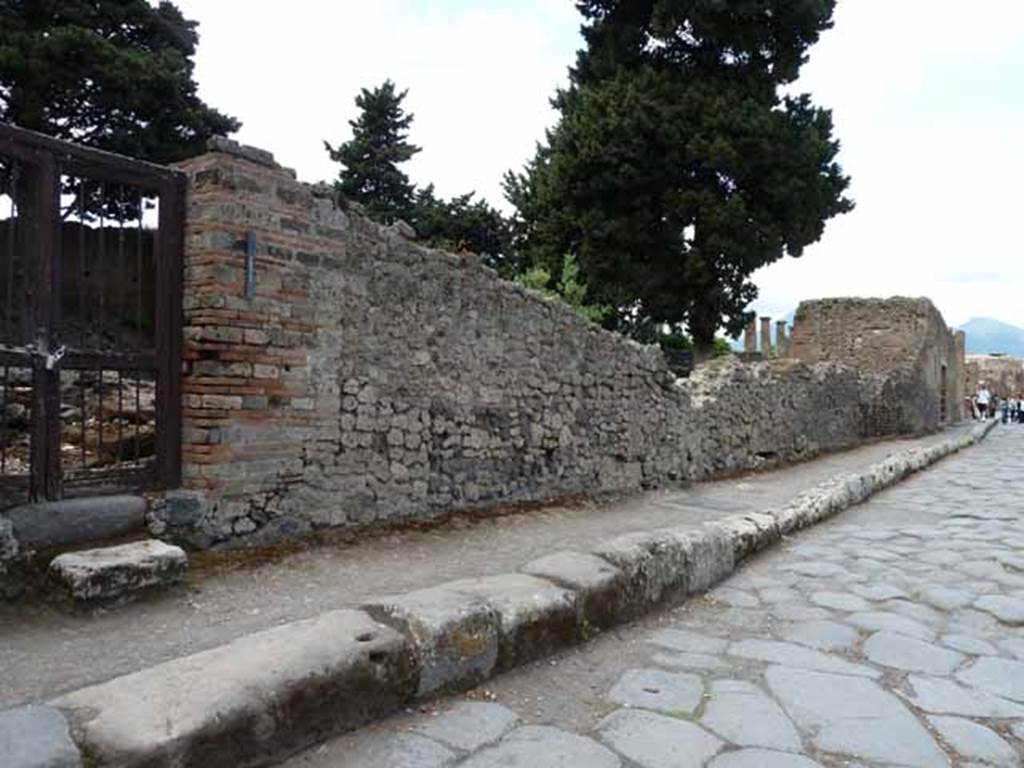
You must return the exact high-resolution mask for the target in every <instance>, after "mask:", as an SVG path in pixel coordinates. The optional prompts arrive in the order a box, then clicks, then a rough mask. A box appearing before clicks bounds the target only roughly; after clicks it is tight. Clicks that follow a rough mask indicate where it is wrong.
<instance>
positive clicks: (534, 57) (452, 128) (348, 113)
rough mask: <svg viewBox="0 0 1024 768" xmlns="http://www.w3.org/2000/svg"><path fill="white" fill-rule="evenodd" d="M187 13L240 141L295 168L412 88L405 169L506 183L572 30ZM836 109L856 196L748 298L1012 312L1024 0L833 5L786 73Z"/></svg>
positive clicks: (245, 8)
mask: <svg viewBox="0 0 1024 768" xmlns="http://www.w3.org/2000/svg"><path fill="white" fill-rule="evenodd" d="M178 5H179V6H180V7H181V8H182V10H183V11H184V12H185V14H186V16H188V17H190V18H193V19H196V20H198V21H199V22H200V35H201V41H200V46H199V55H198V57H197V78H198V80H199V84H200V93H201V95H202V96H203V97H204V98H205V99H206V100H207V101H209V102H210V103H211V104H213V105H215V106H217V107H218V108H220V109H222V110H224V111H226V112H229V113H231V114H233V115H235V116H236V117H238V118H240V119H241V120H242V121H243V123H244V127H243V129H242V131H241V132H240V133H239V135H238V137H237V138H239V139H240V140H241V141H244V142H246V143H250V144H255V145H257V146H260V147H263V148H266V149H269V150H271V151H273V152H274V153H275V154H276V155H277V158H278V160H279V161H280V162H282V163H283V164H285V165H288V166H291V167H294V168H296V169H297V170H298V172H299V175H300V177H301V178H304V179H306V180H309V181H318V180H321V179H329V178H333V177H334V176H335V175H336V174H337V166H336V165H335V164H333V163H331V162H330V160H329V158H328V157H327V155H326V153H325V152H324V150H323V140H324V139H328V140H330V141H331V142H332V143H337V142H340V141H343V140H345V139H346V138H347V137H348V136H349V135H350V129H349V126H348V121H349V120H350V119H351V118H352V117H353V116H354V113H355V106H354V104H353V99H354V97H355V95H356V93H358V91H359V89H360V88H361V87H363V86H373V85H377V84H379V83H380V82H382V81H383V80H384V79H385V78H387V77H390V78H392V79H393V80H395V81H396V83H398V84H399V86H400V87H402V88H408V89H409V95H408V98H407V99H406V104H407V106H408V108H409V110H410V111H411V112H413V113H414V114H415V122H414V124H413V127H412V139H413V141H414V143H416V144H418V145H419V146H421V147H423V151H422V152H421V153H420V154H419V155H417V156H416V157H415V158H414V160H413V161H411V162H410V163H409V164H408V172H409V174H410V176H411V177H412V179H413V181H415V182H416V183H418V184H426V183H429V182H434V183H435V184H436V186H437V189H438V192H439V193H441V194H443V195H446V196H447V195H453V194H458V193H461V192H465V191H469V190H477V191H478V192H479V193H480V194H481V195H483V196H485V197H486V198H488V199H489V200H490V201H491V202H492V203H494V204H496V205H503V201H502V198H501V188H500V181H501V176H502V174H503V173H504V171H505V170H507V169H509V168H518V167H520V166H521V165H522V163H523V162H524V161H525V160H526V159H527V158H528V157H529V156H530V155H531V154H532V151H533V147H534V144H535V142H536V141H538V140H540V139H541V138H542V136H543V132H544V128H545V127H546V126H548V125H550V124H551V122H552V121H553V119H554V115H553V112H552V111H551V108H550V106H549V104H548V99H549V97H550V96H551V94H552V92H553V91H554V89H555V87H556V86H557V85H559V84H560V83H563V82H564V81H565V78H566V68H567V67H568V66H569V65H570V64H571V63H572V61H573V58H574V54H575V51H576V49H577V48H578V47H579V45H580V38H579V34H578V28H579V23H580V19H579V17H578V15H577V13H576V11H575V9H574V7H573V4H572V2H570V0H374V1H373V2H365V1H364V0H290V2H287V3H282V2H278V1H277V0H216V2H211V1H210V0H178ZM798 88H799V89H800V90H806V91H810V92H811V93H813V94H814V96H815V98H816V100H817V102H818V103H820V104H822V105H825V106H829V107H831V108H832V109H833V110H834V112H835V120H836V129H837V135H838V136H839V137H840V139H841V140H842V143H843V151H842V154H841V156H840V159H841V162H842V163H843V165H844V167H845V169H846V171H847V172H848V173H849V174H850V175H851V176H852V177H853V185H852V189H851V192H852V195H853V197H854V198H855V200H856V202H857V209H856V211H854V212H853V213H851V214H848V215H846V216H844V217H841V218H840V219H838V220H835V221H833V222H832V223H831V224H830V225H829V227H828V229H827V231H826V233H825V237H824V238H823V239H822V241H821V242H820V243H818V244H817V245H815V246H813V247H812V248H810V249H809V250H808V251H807V252H806V254H805V255H804V256H803V257H802V258H801V259H785V260H783V261H781V262H779V263H777V264H775V265H773V266H771V267H769V268H766V269H764V270H762V271H761V272H759V273H758V274H757V275H755V281H756V282H757V284H758V285H759V286H760V288H761V298H760V300H759V301H758V302H757V304H756V305H755V308H756V309H757V310H758V311H760V312H762V313H765V314H770V315H774V316H780V315H782V314H784V313H786V312H788V311H790V310H792V309H793V308H795V306H796V305H797V303H798V302H799V301H800V299H803V298H814V297H823V296H844V295H847V296H849V295H860V296H890V295H897V294H901V295H924V296H929V297H931V298H932V299H933V300H934V301H935V302H936V304H937V305H938V306H939V308H940V309H941V310H942V312H943V314H944V315H945V317H946V320H947V322H949V323H950V324H960V323H962V322H964V321H966V320H968V319H969V318H971V317H975V316H988V317H995V318H997V319H1000V320H1003V321H1005V322H1010V323H1014V324H1016V325H1021V326H1024V244H1022V243H1024V236H1022V234H1021V232H1020V230H1021V224H1022V221H1024V194H1022V191H1021V189H1022V184H1024V2H1022V1H1021V0H972V2H963V0H839V7H838V10H837V13H836V26H835V29H834V30H832V31H830V32H828V33H826V34H825V35H824V36H823V38H822V40H821V42H820V43H819V44H818V45H817V46H816V47H815V48H814V49H812V51H811V61H810V63H809V64H808V65H807V66H806V67H805V69H804V74H803V76H802V78H801V80H800V81H799V83H798Z"/></svg>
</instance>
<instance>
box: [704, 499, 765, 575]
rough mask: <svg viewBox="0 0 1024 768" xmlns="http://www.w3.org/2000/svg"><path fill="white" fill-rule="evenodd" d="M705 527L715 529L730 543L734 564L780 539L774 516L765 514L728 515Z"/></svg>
mask: <svg viewBox="0 0 1024 768" xmlns="http://www.w3.org/2000/svg"><path fill="white" fill-rule="evenodd" d="M707 527H708V528H712V529H717V530H718V531H720V532H721V533H722V535H724V536H725V537H726V538H727V539H728V540H729V541H731V542H732V548H733V561H734V563H738V562H740V561H742V560H744V559H745V558H747V557H750V556H751V555H753V554H754V553H756V552H760V551H761V550H762V549H764V548H765V547H768V546H770V545H772V544H774V543H775V542H777V541H778V540H779V539H780V538H781V537H782V532H781V531H780V530H779V523H778V521H777V520H776V519H775V516H774V515H771V514H768V513H765V512H749V513H746V514H738V515H730V516H729V517H727V518H725V519H724V520H719V521H716V522H714V523H708V524H707Z"/></svg>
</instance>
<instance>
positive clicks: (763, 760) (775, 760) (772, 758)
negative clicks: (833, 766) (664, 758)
mask: <svg viewBox="0 0 1024 768" xmlns="http://www.w3.org/2000/svg"><path fill="white" fill-rule="evenodd" d="M708 768H822V767H821V764H820V763H816V762H814V761H813V760H811V759H810V758H809V757H802V756H800V755H794V754H790V753H789V752H774V751H772V750H769V749H741V750H740V751H739V752H726V753H725V754H724V755H719V756H718V757H716V758H715V759H714V760H712V761H711V762H710V763H708Z"/></svg>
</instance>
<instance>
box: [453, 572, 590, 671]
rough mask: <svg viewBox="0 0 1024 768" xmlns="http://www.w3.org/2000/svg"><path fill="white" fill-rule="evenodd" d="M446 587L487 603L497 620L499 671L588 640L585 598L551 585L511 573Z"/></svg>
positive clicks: (462, 581)
mask: <svg viewBox="0 0 1024 768" xmlns="http://www.w3.org/2000/svg"><path fill="white" fill-rule="evenodd" d="M443 586H444V587H445V588H446V589H450V590H453V591H456V592H459V593H461V594H463V595H467V596H469V597H473V598H482V599H483V600H485V601H486V602H487V604H488V605H490V606H491V608H492V609H493V610H494V612H495V613H496V614H497V617H498V663H497V665H496V667H495V669H496V671H499V672H500V671H504V670H506V669H511V668H513V667H516V666H519V665H520V664H524V663H526V662H528V661H533V660H534V659H539V658H542V657H544V656H548V655H550V654H551V653H553V652H554V651H557V650H560V649H562V648H566V647H568V646H570V645H575V644H576V643H578V642H579V641H580V640H581V638H582V626H581V620H580V602H579V601H580V598H579V595H577V594H576V593H575V592H573V591H572V590H569V589H564V588H563V587H558V586H555V585H554V584H552V583H551V582H550V581H547V580H546V579H539V578H537V577H535V576H528V575H526V574H521V573H505V574H501V575H498V576H487V577H485V578H481V579H463V580H460V581H451V582H448V583H447V584H444V585H443Z"/></svg>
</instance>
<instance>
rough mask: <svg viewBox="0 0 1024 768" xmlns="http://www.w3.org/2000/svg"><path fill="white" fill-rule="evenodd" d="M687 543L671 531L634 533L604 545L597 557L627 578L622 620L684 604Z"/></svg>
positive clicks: (599, 546) (598, 546)
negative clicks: (660, 608)
mask: <svg viewBox="0 0 1024 768" xmlns="http://www.w3.org/2000/svg"><path fill="white" fill-rule="evenodd" d="M689 550H690V545H689V542H688V541H687V540H685V539H684V538H682V537H679V536H677V535H674V534H673V533H672V532H669V531H655V532H653V533H631V534H626V535H624V536H618V537H616V538H614V539H611V540H609V541H604V542H601V543H600V544H598V545H597V546H596V547H595V548H594V554H595V555H597V556H598V557H600V558H602V559H604V560H607V561H608V562H610V563H612V564H613V565H615V566H616V567H618V568H619V569H620V570H621V571H622V573H623V574H624V575H625V578H626V594H627V597H628V605H627V606H626V609H625V610H624V612H623V617H622V620H629V619H632V618H636V617H637V616H640V615H642V614H644V613H646V612H647V611H648V610H649V609H650V608H651V607H653V606H656V605H661V604H666V603H672V602H675V601H678V600H682V599H683V598H685V597H686V594H687V591H688V586H689V574H688V560H687V556H688V552H689Z"/></svg>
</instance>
